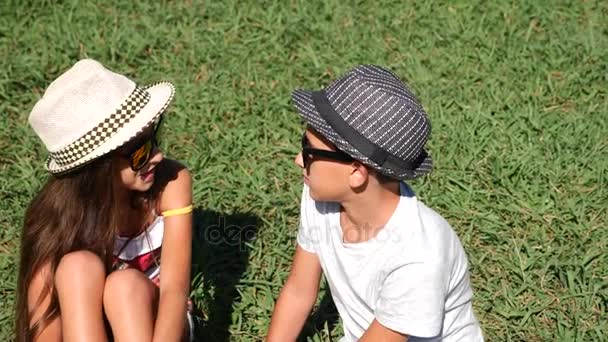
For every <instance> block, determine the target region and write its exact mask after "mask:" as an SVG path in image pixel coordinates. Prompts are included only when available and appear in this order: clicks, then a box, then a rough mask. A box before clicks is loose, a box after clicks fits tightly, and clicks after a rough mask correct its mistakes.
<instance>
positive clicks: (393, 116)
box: [292, 65, 433, 180]
mask: <svg viewBox="0 0 608 342" xmlns="http://www.w3.org/2000/svg"><path fill="white" fill-rule="evenodd" d="M292 100H293V104H294V106H295V108H296V109H297V110H298V113H299V114H300V116H302V118H304V120H305V121H306V122H307V123H308V124H309V125H310V126H312V127H313V128H314V129H315V130H316V131H317V132H319V133H320V134H321V135H323V136H324V137H325V138H326V139H327V140H329V141H330V142H331V143H333V144H334V145H335V146H336V147H337V148H338V149H339V150H341V151H344V152H346V153H348V154H349V155H350V156H351V157H353V158H355V159H356V160H358V161H360V162H362V163H363V164H366V165H368V166H370V167H372V168H374V169H375V170H377V171H378V172H380V173H381V174H384V175H386V176H389V177H391V178H394V179H397V180H405V179H412V178H416V177H419V176H421V175H423V174H426V173H428V172H430V171H431V169H432V167H433V162H432V159H431V156H430V155H429V154H428V153H427V152H426V151H425V149H424V145H425V143H426V142H427V140H428V138H429V136H430V133H431V124H430V122H429V120H428V117H427V115H426V112H425V111H424V109H423V108H422V105H421V104H420V102H419V101H418V99H417V98H416V96H415V95H414V94H413V93H412V92H411V91H410V89H409V88H408V87H407V86H406V85H405V84H404V83H403V82H402V81H401V80H400V79H399V78H398V77H397V75H395V74H394V73H393V72H391V71H390V70H387V69H385V68H383V67H380V66H377V65H359V66H357V67H355V68H354V69H352V70H350V71H349V72H347V73H346V74H345V75H344V76H343V77H341V78H339V79H337V80H336V81H334V82H332V83H331V84H330V85H329V86H328V87H327V88H325V89H323V90H319V91H311V90H300V89H296V90H294V92H293V95H292Z"/></svg>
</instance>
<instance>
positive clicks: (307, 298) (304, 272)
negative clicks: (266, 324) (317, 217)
mask: <svg viewBox="0 0 608 342" xmlns="http://www.w3.org/2000/svg"><path fill="white" fill-rule="evenodd" d="M321 272H322V270H321V264H320V263H319V259H318V258H317V255H316V254H314V253H310V252H307V251H305V250H304V249H302V248H301V247H300V246H299V245H298V246H297V247H296V253H295V255H294V257H293V264H292V266H291V272H290V273H289V278H287V282H285V285H284V286H283V289H282V290H281V294H280V295H279V299H277V302H276V304H275V307H274V312H273V314H272V319H271V320H270V328H269V329H268V338H267V341H268V342H274V341H277V342H287V341H295V340H296V338H297V337H298V335H299V334H300V331H301V330H302V327H303V326H304V323H305V322H306V319H307V318H308V315H309V314H310V310H311V309H312V307H313V305H314V304H315V302H316V300H317V294H318V292H319V282H320V280H321Z"/></svg>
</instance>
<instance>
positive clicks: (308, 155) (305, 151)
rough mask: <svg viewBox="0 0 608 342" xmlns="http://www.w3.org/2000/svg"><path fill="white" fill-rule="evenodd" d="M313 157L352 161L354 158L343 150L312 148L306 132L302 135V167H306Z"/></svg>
mask: <svg viewBox="0 0 608 342" xmlns="http://www.w3.org/2000/svg"><path fill="white" fill-rule="evenodd" d="M314 157H321V158H327V159H331V160H336V161H341V162H352V161H354V160H355V159H354V158H353V157H351V156H349V155H348V154H346V153H345V152H343V151H340V150H336V151H329V150H320V149H317V148H312V147H311V146H310V142H309V141H308V138H307V137H306V134H303V135H302V163H303V164H304V168H305V169H307V168H308V165H310V162H311V161H312V159H313V158H314Z"/></svg>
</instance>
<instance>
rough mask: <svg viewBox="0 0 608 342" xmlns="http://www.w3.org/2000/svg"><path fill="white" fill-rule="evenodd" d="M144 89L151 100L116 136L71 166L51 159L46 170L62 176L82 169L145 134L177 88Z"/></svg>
mask: <svg viewBox="0 0 608 342" xmlns="http://www.w3.org/2000/svg"><path fill="white" fill-rule="evenodd" d="M144 89H145V90H146V91H147V92H148V93H149V94H150V100H149V101H148V103H146V105H145V106H144V107H143V108H142V110H141V111H139V112H138V113H137V114H136V115H135V117H133V119H131V120H130V121H129V123H127V124H125V125H124V126H123V127H122V128H121V129H120V130H118V131H117V132H116V134H114V135H113V136H112V137H111V138H109V139H107V140H106V141H105V142H103V143H102V144H101V145H99V146H98V147H97V148H96V149H94V150H93V151H91V152H90V153H89V154H87V155H86V156H84V157H82V158H80V159H78V160H77V161H75V162H73V163H71V164H68V165H59V164H58V163H57V162H56V161H55V160H54V159H53V158H50V157H49V158H48V159H47V161H46V169H47V170H48V171H49V172H51V173H53V174H62V173H66V172H69V171H72V170H74V169H76V168H79V167H82V166H84V165H85V164H87V163H89V162H91V161H93V160H95V159H97V158H99V157H101V156H103V155H106V154H108V153H110V152H112V151H114V150H115V149H117V148H118V147H120V146H122V145H124V144H125V143H126V142H128V141H129V140H131V139H132V138H134V137H135V136H137V135H138V134H140V133H141V132H143V131H144V130H145V129H146V128H147V127H149V126H150V125H151V124H152V123H154V122H156V121H157V120H158V117H159V116H160V115H161V114H163V113H164V111H165V110H166V109H167V106H169V104H170V103H171V101H172V100H173V96H174V95H175V87H174V86H173V84H172V83H170V82H159V83H154V84H152V85H150V86H147V87H144Z"/></svg>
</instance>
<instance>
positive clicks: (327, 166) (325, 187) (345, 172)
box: [295, 128, 356, 202]
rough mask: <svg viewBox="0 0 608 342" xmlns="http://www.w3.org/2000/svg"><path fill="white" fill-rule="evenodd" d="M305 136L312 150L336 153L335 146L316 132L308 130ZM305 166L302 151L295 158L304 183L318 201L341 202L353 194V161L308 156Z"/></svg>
mask: <svg viewBox="0 0 608 342" xmlns="http://www.w3.org/2000/svg"><path fill="white" fill-rule="evenodd" d="M304 134H305V138H306V140H308V145H309V147H310V148H313V149H318V150H325V151H336V148H335V146H333V144H332V143H330V142H329V141H327V140H326V139H325V138H323V136H321V135H320V134H319V133H317V132H316V131H314V130H312V129H311V128H307V129H306V132H305V133H304ZM306 158H307V163H306V164H307V165H306V167H305V166H304V156H303V155H302V151H300V153H298V155H297V156H296V158H295V163H296V164H297V165H298V166H299V167H301V168H302V175H303V176H304V183H306V185H308V187H309V188H310V196H311V197H312V198H313V199H314V200H316V201H332V202H340V201H341V199H343V198H345V197H346V196H347V195H348V194H349V193H350V192H351V183H350V182H351V179H350V178H351V174H352V173H353V170H354V169H356V168H354V167H353V162H352V161H341V160H336V159H332V158H325V157H322V156H321V157H320V156H314V155H308V156H307V157H306Z"/></svg>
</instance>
